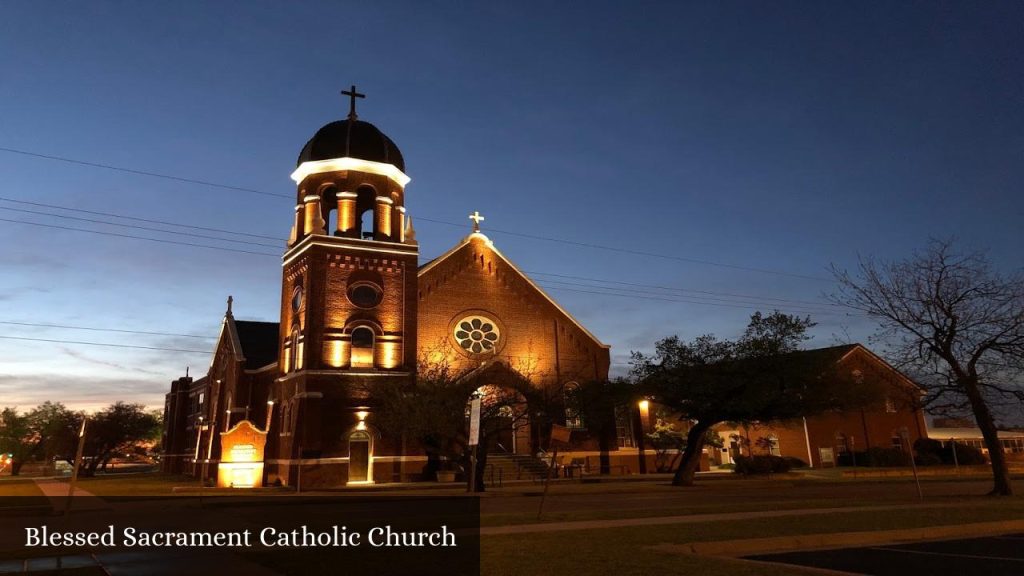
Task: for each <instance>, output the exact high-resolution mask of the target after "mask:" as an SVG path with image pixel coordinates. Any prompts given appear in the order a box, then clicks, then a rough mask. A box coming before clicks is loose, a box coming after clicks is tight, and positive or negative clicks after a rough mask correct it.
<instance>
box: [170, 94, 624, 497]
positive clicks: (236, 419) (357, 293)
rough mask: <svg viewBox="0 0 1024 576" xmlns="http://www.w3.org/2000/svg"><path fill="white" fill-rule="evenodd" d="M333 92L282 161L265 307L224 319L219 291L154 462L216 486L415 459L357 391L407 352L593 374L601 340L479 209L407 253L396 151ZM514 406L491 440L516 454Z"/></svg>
mask: <svg viewBox="0 0 1024 576" xmlns="http://www.w3.org/2000/svg"><path fill="white" fill-rule="evenodd" d="M346 94H347V95H349V96H350V97H351V101H352V104H351V107H350V112H349V115H348V118H346V119H345V120H340V121H336V122H331V123H329V124H327V125H325V126H323V127H322V128H321V129H320V130H318V131H317V132H316V134H314V135H313V137H312V138H310V140H309V141H308V142H306V144H305V146H303V148H302V150H301V152H300V153H299V157H298V162H297V167H296V169H295V171H294V172H293V173H292V175H291V177H292V179H293V180H294V181H295V183H296V191H295V211H294V214H293V215H290V216H289V217H288V218H289V220H290V221H291V222H290V223H291V233H290V235H289V238H288V241H287V246H286V248H285V250H284V254H283V256H282V268H281V310H280V322H279V323H271V322H252V321H243V320H235V318H234V313H233V310H232V308H233V303H232V301H231V299H230V298H229V300H228V306H227V311H226V312H225V315H224V319H223V324H222V328H221V333H220V338H219V340H218V343H217V346H216V351H215V354H214V358H213V361H212V363H211V366H210V369H209V372H208V374H207V375H206V376H204V377H203V378H199V379H197V380H194V381H193V380H192V379H191V378H188V377H185V378H181V379H179V380H176V381H175V382H173V383H172V387H171V392H170V393H169V394H168V395H167V400H166V406H165V422H166V424H165V434H164V446H165V457H164V469H165V470H166V471H170V472H186V473H192V474H204V475H207V476H209V477H217V479H218V484H219V485H221V486H258V485H263V484H267V485H271V484H283V485H293V484H295V483H296V482H298V481H299V474H300V472H299V468H300V467H301V469H302V470H301V474H302V479H301V482H302V484H303V485H304V486H337V485H346V484H358V483H374V482H395V481H406V480H410V479H414V478H416V477H417V475H418V474H419V473H420V472H421V470H422V469H423V466H424V464H425V462H426V460H427V458H426V456H425V455H423V452H422V449H421V447H419V446H415V445H413V443H412V442H410V441H408V439H404V438H399V437H393V436H390V435H387V434H382V433H381V432H380V430H379V429H378V428H377V427H376V426H375V423H374V421H375V407H374V406H373V405H372V404H373V403H372V400H371V399H370V398H369V397H368V394H367V391H368V390H372V389H373V387H374V386H376V385H380V384H383V383H405V384H408V385H413V383H414V382H415V378H416V370H417V364H418V363H422V362H424V361H427V362H445V363H450V364H451V365H452V366H453V367H454V368H455V369H456V370H458V371H461V372H463V373H469V374H470V376H471V377H472V378H474V379H475V381H476V382H477V383H479V385H480V387H479V389H480V390H487V389H488V388H490V389H492V390H501V389H512V388H515V387H516V386H532V387H534V388H544V389H551V390H555V389H557V390H562V389H563V388H564V387H565V386H567V385H569V386H571V385H572V384H573V383H574V382H575V381H582V380H583V379H586V380H600V379H605V378H607V377H608V369H609V364H610V359H609V346H608V345H606V344H604V343H602V342H601V341H600V340H599V339H598V338H597V337H596V336H594V335H593V334H591V333H590V332H589V331H588V330H587V329H586V328H585V327H584V326H582V325H581V324H580V323H579V322H578V321H576V320H575V319H574V318H573V317H572V316H571V315H570V314H569V313H568V312H566V311H565V310H564V309H563V308H562V307H561V306H559V304H558V303H557V302H556V301H555V300H554V299H552V298H551V297H550V296H548V295H547V294H546V293H545V292H544V291H543V290H542V289H541V288H540V287H538V286H537V285H536V284H535V283H534V282H533V281H532V280H531V279H530V278H529V277H527V276H526V275H525V274H523V272H521V271H520V270H519V269H518V268H517V267H516V266H515V264H513V263H512V262H511V261H510V260H509V259H508V258H507V257H505V255H503V254H502V253H501V252H500V251H499V250H498V249H497V248H496V247H495V246H494V243H493V242H492V241H491V240H490V239H489V238H488V237H487V236H485V235H484V234H483V233H482V232H481V230H480V222H481V221H482V220H483V219H484V218H483V217H482V216H480V215H479V214H478V213H474V214H473V215H472V216H471V217H470V219H471V220H472V224H471V225H472V229H471V231H470V230H469V226H467V232H469V234H468V235H467V236H466V237H465V238H463V239H462V241H461V242H459V243H458V244H457V245H456V246H454V247H452V248H451V249H450V250H448V251H447V252H446V253H445V254H443V255H442V256H440V257H438V258H436V259H434V260H432V261H430V262H427V263H425V264H422V265H421V264H420V262H419V249H418V244H417V241H416V234H415V231H414V229H413V224H412V217H411V215H410V214H408V213H407V212H406V208H405V198H406V196H405V195H406V186H407V185H408V184H409V182H410V178H409V176H407V175H406V173H405V171H406V166H405V160H404V158H403V156H402V153H401V151H400V150H399V148H398V146H396V145H395V143H394V142H393V141H392V140H391V139H390V138H388V137H387V136H386V135H385V134H384V133H383V132H381V131H380V130H379V129H377V127H375V126H374V125H373V124H370V123H368V122H365V121H362V120H359V119H358V117H357V115H356V112H355V98H356V97H361V96H362V95H361V94H357V93H356V91H355V87H353V88H352V90H351V91H346ZM559 395H560V393H559ZM467 400H468V398H467ZM510 409H511V408H510ZM514 410H515V411H517V412H520V413H510V414H508V416H507V418H506V422H507V424H508V426H507V428H508V430H501V431H498V432H499V433H498V434H495V435H493V436H494V439H493V441H492V446H491V447H490V448H492V449H493V450H495V451H500V452H502V453H505V454H509V455H522V456H523V457H529V456H528V455H531V454H536V451H537V450H538V449H540V447H541V435H542V433H543V430H542V429H541V428H540V427H539V426H538V425H537V424H536V423H532V422H530V421H529V420H530V418H529V414H527V413H526V412H527V411H528V407H527V404H526V403H525V402H523V403H522V405H521V406H518V407H516V408H514ZM561 412H562V415H563V417H564V413H565V410H564V409H563V410H562V411H561ZM575 436H576V438H574V439H573V441H574V443H575V445H577V446H579V447H587V446H596V443H595V442H596V441H595V440H594V439H593V438H589V437H587V436H588V435H586V434H584V433H582V432H580V433H577V434H575ZM611 442H614V439H611Z"/></svg>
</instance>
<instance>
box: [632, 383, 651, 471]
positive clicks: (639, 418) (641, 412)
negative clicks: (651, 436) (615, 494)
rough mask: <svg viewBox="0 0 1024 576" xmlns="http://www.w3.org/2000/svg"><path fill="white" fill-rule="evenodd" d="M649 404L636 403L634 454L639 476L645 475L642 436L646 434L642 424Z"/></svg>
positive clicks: (644, 401)
mask: <svg viewBox="0 0 1024 576" xmlns="http://www.w3.org/2000/svg"><path fill="white" fill-rule="evenodd" d="M650 406H651V403H650V401H648V400H646V399H645V400H641V401H639V402H637V403H636V422H637V424H638V430H637V434H636V454H637V458H638V462H637V469H638V470H637V471H638V472H639V473H640V474H647V454H646V453H645V451H646V449H645V447H644V435H645V433H646V432H647V430H646V427H645V426H644V422H645V421H646V420H647V418H646V417H645V416H646V415H647V414H648V410H649V409H650Z"/></svg>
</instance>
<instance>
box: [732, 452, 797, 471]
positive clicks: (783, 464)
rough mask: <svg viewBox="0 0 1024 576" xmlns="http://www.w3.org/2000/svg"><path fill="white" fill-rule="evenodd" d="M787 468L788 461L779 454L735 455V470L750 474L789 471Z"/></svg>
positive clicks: (788, 466)
mask: <svg viewBox="0 0 1024 576" xmlns="http://www.w3.org/2000/svg"><path fill="white" fill-rule="evenodd" d="M789 468H790V465H789V462H787V461H786V459H785V458H782V457H781V456H768V455H758V456H737V457H736V468H735V472H736V473H737V474H743V475H745V476H751V475H754V474H771V473H782V472H789Z"/></svg>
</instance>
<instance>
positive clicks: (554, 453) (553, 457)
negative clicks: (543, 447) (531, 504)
mask: <svg viewBox="0 0 1024 576" xmlns="http://www.w3.org/2000/svg"><path fill="white" fill-rule="evenodd" d="M557 458H558V447H557V446H556V447H555V449H554V450H553V451H552V452H551V464H549V465H548V475H547V477H545V478H544V493H543V494H541V495H540V506H538V507H537V520H540V515H541V514H543V513H544V500H545V499H546V498H547V497H548V486H550V485H551V471H552V470H554V469H555V462H556V461H557V460H556V459H557Z"/></svg>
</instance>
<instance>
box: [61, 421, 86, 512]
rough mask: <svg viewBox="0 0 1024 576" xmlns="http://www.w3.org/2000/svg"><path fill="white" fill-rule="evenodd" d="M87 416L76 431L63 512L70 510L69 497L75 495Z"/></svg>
mask: <svg viewBox="0 0 1024 576" xmlns="http://www.w3.org/2000/svg"><path fill="white" fill-rule="evenodd" d="M88 421H89V417H88V416H85V417H83V418H82V428H81V429H79V431H78V450H77V451H76V452H75V467H74V468H73V469H72V470H71V484H70V485H69V486H68V503H67V506H65V507H64V513H65V514H67V513H68V512H70V511H71V498H72V497H74V495H75V485H76V484H78V470H79V468H81V467H82V453H83V452H84V451H85V424H86V422H88Z"/></svg>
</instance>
